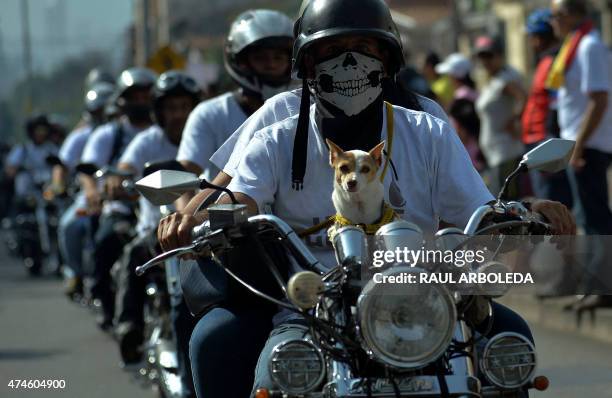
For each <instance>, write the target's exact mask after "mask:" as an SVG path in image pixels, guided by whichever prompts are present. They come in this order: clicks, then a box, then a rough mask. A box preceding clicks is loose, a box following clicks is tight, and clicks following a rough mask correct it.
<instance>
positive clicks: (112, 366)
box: [0, 247, 612, 398]
mask: <svg viewBox="0 0 612 398" xmlns="http://www.w3.org/2000/svg"><path fill="white" fill-rule="evenodd" d="M0 258H2V261H0V317H1V321H0V397H2V398H13V397H24V398H27V397H39V396H40V397H78V398H81V397H87V398H89V397H91V398H97V397H99V398H108V397H117V398H119V397H130V398H139V397H147V398H150V397H154V393H153V392H152V391H151V390H150V388H148V387H144V386H143V385H142V382H141V381H140V380H139V379H138V378H137V377H136V376H135V375H134V373H133V372H132V373H130V372H126V371H123V370H122V369H121V368H120V367H119V354H118V350H117V347H116V345H115V343H114V342H113V341H112V340H111V338H110V337H109V336H108V335H106V334H104V333H102V332H101V331H100V330H98V328H97V327H96V325H95V321H94V316H93V314H92V313H91V311H89V310H88V309H85V308H82V307H80V306H78V305H76V304H73V303H70V302H68V301H67V299H66V298H64V296H63V294H62V291H61V283H60V282H59V281H58V280H57V279H56V278H55V277H51V276H45V277H43V278H40V279H31V278H28V277H27V276H26V274H25V270H24V269H23V268H22V267H21V266H20V265H19V263H18V262H17V261H16V260H15V259H13V258H11V257H8V256H7V255H6V254H5V253H4V248H3V247H2V248H0ZM532 329H533V331H534V334H535V338H536V344H537V348H538V355H539V370H538V374H543V375H546V376H548V377H549V379H550V382H551V387H550V389H549V390H548V391H546V392H543V393H541V392H533V393H532V394H531V396H532V397H542V398H544V397H551V398H552V397H555V398H576V397H580V398H591V397H592V398H596V397H597V398H602V397H612V344H606V343H601V342H599V341H596V340H591V339H589V338H586V337H583V336H578V335H574V334H572V333H569V332H559V331H553V330H551V329H546V328H543V327H540V326H537V325H532ZM11 379H22V380H23V379H27V380H49V379H51V380H65V382H66V388H65V389H57V390H42V389H39V390H27V389H23V388H19V389H10V388H9V387H8V386H7V385H8V383H9V381H10V380H11Z"/></svg>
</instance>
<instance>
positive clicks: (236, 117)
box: [176, 92, 247, 181]
mask: <svg viewBox="0 0 612 398" xmlns="http://www.w3.org/2000/svg"><path fill="white" fill-rule="evenodd" d="M246 119H247V115H246V114H245V113H244V111H243V110H242V108H241V107H240V105H239V104H238V102H237V101H236V98H235V97H234V94H233V93H231V92H229V93H225V94H222V95H220V96H218V97H215V98H212V99H210V100H208V101H204V102H202V103H201V104H199V105H198V106H197V107H196V108H195V109H194V110H193V111H192V112H191V114H190V115H189V119H187V123H186V124H185V129H184V130H183V137H182V139H181V144H180V145H179V150H178V154H177V157H176V160H178V161H184V160H187V161H190V162H192V163H195V164H197V165H198V166H200V167H201V168H202V174H203V175H204V177H205V178H206V179H207V180H209V181H210V180H212V179H213V178H214V177H215V176H216V175H217V173H219V169H218V168H217V167H215V165H214V164H213V163H211V162H210V161H209V159H210V157H211V155H212V154H213V153H215V151H216V150H217V148H219V147H220V146H221V145H222V144H223V143H224V142H225V140H227V139H228V138H229V136H230V135H231V134H232V133H233V132H234V131H236V129H237V128H238V127H239V126H240V125H241V124H242V123H243V122H244V121H245V120H246Z"/></svg>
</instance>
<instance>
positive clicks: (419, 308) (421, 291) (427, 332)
mask: <svg viewBox="0 0 612 398" xmlns="http://www.w3.org/2000/svg"><path fill="white" fill-rule="evenodd" d="M423 273H426V271H425V270H422V269H420V268H412V267H407V266H399V267H393V268H391V269H388V270H387V271H385V272H382V273H381V274H380V275H377V276H375V277H374V279H372V280H371V281H370V282H368V284H367V285H366V287H365V288H364V289H363V291H362V292H361V295H360V296H359V300H358V304H357V306H358V312H359V326H360V328H361V335H362V336H363V339H364V341H365V345H366V350H367V351H369V352H371V354H372V355H373V357H374V358H376V359H377V360H379V361H380V362H383V363H385V364H388V365H391V366H394V367H397V368H402V369H416V368H420V367H423V366H425V365H427V364H428V363H430V362H432V361H434V360H436V359H438V358H439V357H440V356H441V355H442V354H443V353H444V352H445V351H446V349H447V348H448V345H449V344H450V342H451V339H452V337H453V330H454V326H455V321H456V319H457V315H456V308H455V303H454V301H453V298H452V296H451V294H450V293H449V292H448V290H447V289H446V288H445V287H444V286H443V285H441V284H435V283H431V284H429V283H418V281H419V280H420V274H423ZM410 279H413V282H409V280H410ZM414 281H416V282H414ZM381 282H382V283H381ZM384 282H387V283H384Z"/></svg>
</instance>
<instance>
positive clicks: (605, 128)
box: [558, 31, 612, 153]
mask: <svg viewBox="0 0 612 398" xmlns="http://www.w3.org/2000/svg"><path fill="white" fill-rule="evenodd" d="M597 91H607V92H608V110H607V111H606V114H605V115H604V117H603V119H602V121H601V123H600V124H599V126H598V127H597V129H596V130H595V131H594V132H593V135H592V136H591V138H589V140H588V141H587V143H586V147H587V148H593V149H599V150H601V151H605V152H608V153H612V55H611V53H610V50H608V49H607V48H606V46H605V45H604V43H602V41H601V38H600V37H599V34H598V33H597V32H595V31H592V32H590V33H589V34H588V35H586V36H584V37H583V38H582V40H581V41H580V44H579V45H578V50H577V52H576V57H575V58H574V61H573V62H572V64H571V66H570V68H569V70H568V71H567V73H566V74H565V85H564V86H563V87H561V89H560V90H559V94H558V107H559V125H560V127H561V137H562V138H565V139H568V140H576V138H577V135H578V132H579V130H580V127H581V126H582V122H583V119H584V114H585V112H586V109H587V105H588V102H589V98H588V94H589V93H592V92H597Z"/></svg>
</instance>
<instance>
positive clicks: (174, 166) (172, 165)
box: [142, 160, 186, 177]
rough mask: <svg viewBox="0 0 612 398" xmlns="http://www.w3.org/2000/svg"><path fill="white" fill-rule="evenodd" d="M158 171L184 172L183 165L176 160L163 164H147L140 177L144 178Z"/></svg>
mask: <svg viewBox="0 0 612 398" xmlns="http://www.w3.org/2000/svg"><path fill="white" fill-rule="evenodd" d="M158 170H175V171H186V170H185V168H184V167H183V165H182V164H181V163H180V162H179V161H177V160H166V161H165V162H147V163H146V164H145V168H144V170H143V171H142V176H143V177H146V176H148V175H149V174H153V173H155V172H156V171H158Z"/></svg>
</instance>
